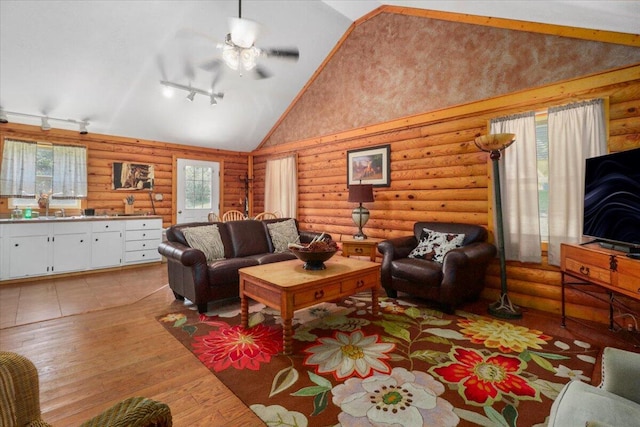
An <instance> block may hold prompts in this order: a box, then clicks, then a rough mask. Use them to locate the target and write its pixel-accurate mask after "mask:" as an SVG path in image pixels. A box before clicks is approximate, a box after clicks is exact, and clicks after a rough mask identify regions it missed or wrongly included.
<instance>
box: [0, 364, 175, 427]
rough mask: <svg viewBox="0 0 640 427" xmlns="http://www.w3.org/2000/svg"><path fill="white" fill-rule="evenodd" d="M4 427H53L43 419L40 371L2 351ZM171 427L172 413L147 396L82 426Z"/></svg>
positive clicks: (121, 404)
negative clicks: (27, 426)
mask: <svg viewBox="0 0 640 427" xmlns="http://www.w3.org/2000/svg"><path fill="white" fill-rule="evenodd" d="M0 391H1V392H2V393H1V394H0V425H6V426H26V425H29V426H39V427H51V426H50V424H47V423H46V422H45V421H43V420H42V418H41V413H40V384H39V378H38V371H37V369H36V367H35V365H34V364H33V362H31V361H30V360H29V359H27V358H26V357H24V356H22V355H20V354H17V353H13V352H9V351H0ZM134 425H135V426H136V427H152V426H153V427H171V425H172V419H171V410H170V409H169V407H168V406H167V405H166V404H164V403H160V402H156V401H154V400H151V399H147V398H144V397H131V398H129V399H126V400H123V401H121V402H119V403H117V404H115V405H114V406H112V407H111V408H109V409H107V410H106V411H104V412H103V413H102V414H100V415H97V416H95V417H94V418H92V419H90V420H89V421H86V422H84V423H83V424H82V425H81V427H99V426H110V427H126V426H134Z"/></svg>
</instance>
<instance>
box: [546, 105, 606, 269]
mask: <svg viewBox="0 0 640 427" xmlns="http://www.w3.org/2000/svg"><path fill="white" fill-rule="evenodd" d="M606 152H607V133H606V125H605V117H604V101H603V100H602V99H596V100H592V101H586V102H580V103H574V104H570V105H566V106H562V107H556V108H550V109H549V264H551V265H560V244H561V243H563V242H565V243H566V242H568V243H575V242H579V241H580V239H581V237H582V225H583V224H582V222H583V221H582V220H583V218H582V209H583V205H584V168H585V159H587V158H589V157H595V156H600V155H603V154H605V153H606Z"/></svg>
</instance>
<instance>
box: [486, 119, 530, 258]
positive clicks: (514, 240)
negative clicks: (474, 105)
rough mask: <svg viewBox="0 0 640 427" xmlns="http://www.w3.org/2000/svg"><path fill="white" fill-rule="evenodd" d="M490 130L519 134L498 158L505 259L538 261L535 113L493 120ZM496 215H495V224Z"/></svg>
mask: <svg viewBox="0 0 640 427" xmlns="http://www.w3.org/2000/svg"><path fill="white" fill-rule="evenodd" d="M490 132H491V133H513V134H515V136H516V141H515V142H514V143H513V144H511V146H509V147H508V148H507V149H506V150H504V151H503V152H502V159H501V160H499V162H498V167H499V170H500V192H501V193H502V216H503V230H504V240H505V241H504V253H505V259H508V260H516V261H521V262H536V263H539V262H541V260H542V248H541V245H540V219H539V215H540V214H539V210H538V170H537V154H536V121H535V113H534V112H530V113H524V114H518V115H513V116H508V117H501V118H497V119H494V120H491V123H490ZM494 206H495V201H494ZM495 218H496V216H495V215H494V227H495V226H496V224H495ZM494 229H496V228H494Z"/></svg>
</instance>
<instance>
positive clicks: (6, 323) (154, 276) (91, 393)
mask: <svg viewBox="0 0 640 427" xmlns="http://www.w3.org/2000/svg"><path fill="white" fill-rule="evenodd" d="M166 276H167V275H166V265H164V264H162V265H156V266H151V267H143V268H138V269H134V270H131V269H129V270H119V271H112V272H108V273H100V274H93V275H89V276H83V277H71V278H68V279H56V280H42V281H38V282H32V283H25V284H21V285H0V311H1V316H0V317H1V319H2V326H1V329H0V349H2V350H5V351H14V352H17V353H20V354H23V355H24V356H26V357H28V358H29V359H31V360H32V361H33V362H34V364H35V365H36V367H37V368H38V371H39V375H40V401H41V406H42V412H43V418H44V420H45V421H47V422H49V423H51V424H53V425H54V426H56V427H63V426H77V425H79V424H80V423H81V422H82V421H85V420H87V419H89V418H91V417H92V416H94V415H96V414H98V413H100V412H101V411H103V410H105V409H107V408H108V407H109V406H111V405H112V404H114V403H116V402H118V401H120V400H122V399H125V398H127V397H130V396H146V397H150V398H153V399H156V400H159V401H162V402H165V403H167V404H168V405H169V406H170V408H171V413H172V415H173V421H174V426H175V427H182V426H184V427H187V426H203V427H205V426H207V427H211V426H262V425H264V424H263V423H262V421H260V419H258V418H257V417H256V416H255V415H254V414H253V412H251V410H249V409H248V408H247V407H246V406H245V405H244V404H242V402H241V401H240V400H239V399H238V398H237V397H236V396H235V395H234V394H233V393H231V392H230V391H229V390H228V389H227V388H226V387H225V386H224V385H223V384H222V383H220V381H218V379H217V378H216V377H215V376H214V375H212V374H211V373H210V372H209V370H208V369H207V368H205V367H204V365H202V364H201V363H200V362H199V361H198V359H197V358H196V357H195V356H193V354H191V352H189V351H188V350H187V349H186V348H184V347H183V346H182V344H180V343H179V342H178V341H177V340H175V339H174V338H173V337H172V336H171V335H170V334H169V333H168V332H166V331H165V330H164V328H163V327H162V326H161V325H160V324H159V323H158V322H157V321H156V320H155V317H156V316H158V315H162V314H165V313H167V312H169V311H171V309H172V307H173V308H176V307H178V306H179V305H180V304H181V303H179V302H176V301H175V300H174V298H173V294H172V293H171V291H170V289H169V288H168V286H167V285H166V284H167V277H166Z"/></svg>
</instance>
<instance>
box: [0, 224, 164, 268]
mask: <svg viewBox="0 0 640 427" xmlns="http://www.w3.org/2000/svg"><path fill="white" fill-rule="evenodd" d="M161 240H162V218H160V217H136V218H112V219H98V218H95V219H94V218H89V217H85V218H78V219H76V218H64V219H56V220H37V219H33V220H16V221H13V220H4V221H2V223H1V224H0V280H12V279H20V278H25V277H31V276H46V275H50V274H60V273H70V272H77V271H88V270H97V269H102V268H113V267H119V266H121V265H123V264H126V265H133V264H141V263H146V262H159V261H161V259H162V257H161V256H160V254H159V253H158V245H159V244H160V242H161Z"/></svg>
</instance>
